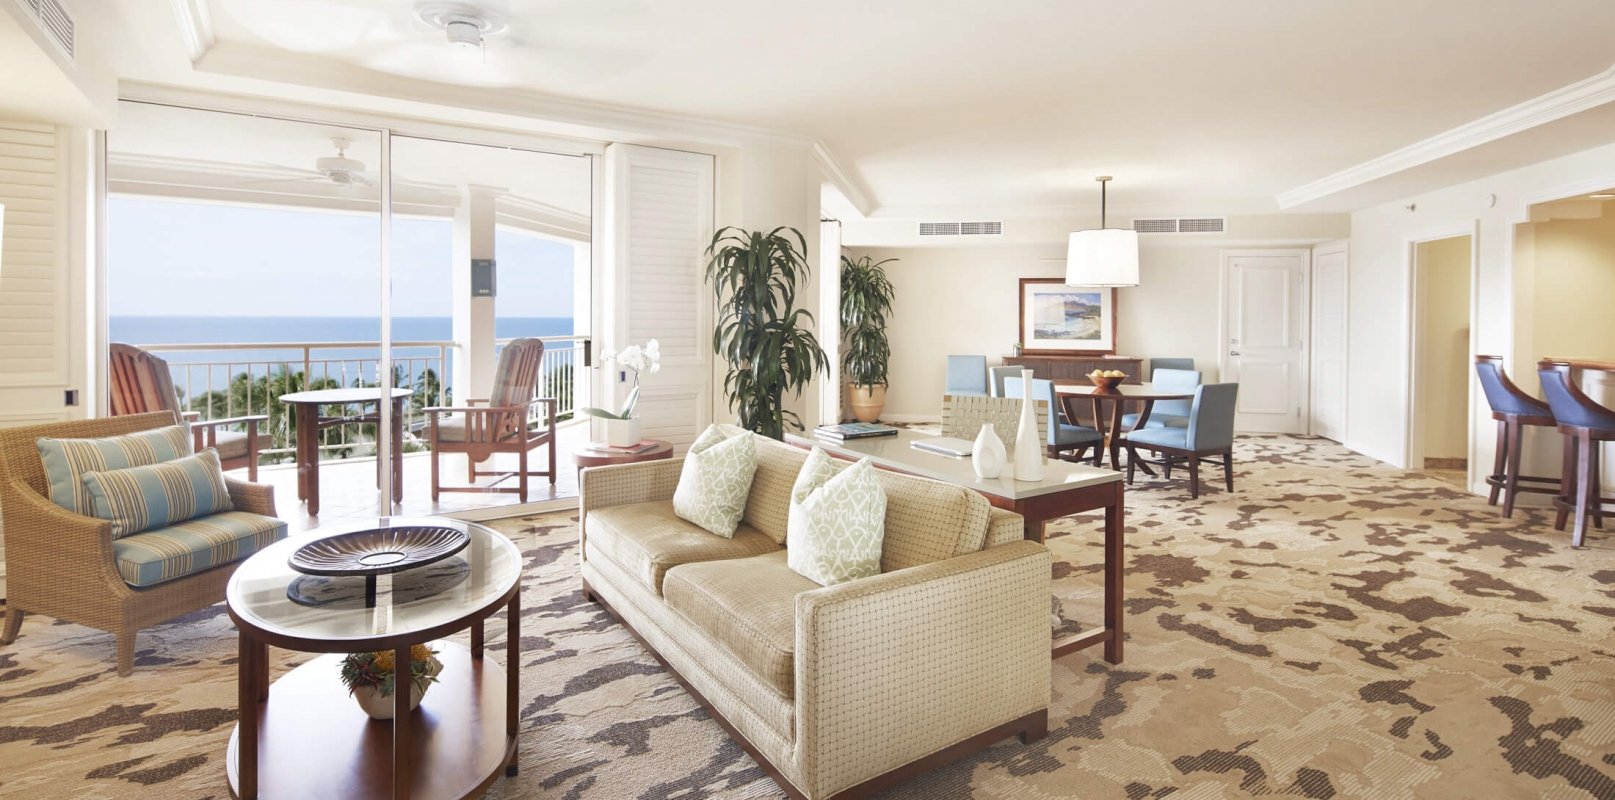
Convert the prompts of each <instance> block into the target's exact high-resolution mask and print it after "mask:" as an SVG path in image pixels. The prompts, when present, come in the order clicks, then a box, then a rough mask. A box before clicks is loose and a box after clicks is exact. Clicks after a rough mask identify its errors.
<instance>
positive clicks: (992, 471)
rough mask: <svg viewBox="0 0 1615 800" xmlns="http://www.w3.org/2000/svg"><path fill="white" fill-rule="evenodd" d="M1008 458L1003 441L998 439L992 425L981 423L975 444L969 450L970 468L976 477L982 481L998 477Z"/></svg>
mask: <svg viewBox="0 0 1615 800" xmlns="http://www.w3.org/2000/svg"><path fill="white" fill-rule="evenodd" d="M1008 458H1009V454H1008V452H1007V451H1005V450H1004V440H1003V439H1000V438H998V432H997V431H995V430H993V424H992V423H991V422H984V423H982V425H981V432H980V433H977V434H976V444H975V446H974V447H972V448H970V466H971V468H972V469H974V470H975V471H976V477H978V478H981V479H983V480H991V479H993V478H996V477H998V476H999V474H1000V473H1002V472H1003V471H1004V461H1005V460H1006V459H1008Z"/></svg>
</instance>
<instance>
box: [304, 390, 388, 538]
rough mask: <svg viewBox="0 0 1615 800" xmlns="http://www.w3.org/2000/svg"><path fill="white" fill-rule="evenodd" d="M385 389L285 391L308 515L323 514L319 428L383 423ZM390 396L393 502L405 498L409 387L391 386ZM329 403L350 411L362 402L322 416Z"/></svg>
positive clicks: (377, 472) (378, 478) (377, 465)
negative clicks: (291, 412)
mask: <svg viewBox="0 0 1615 800" xmlns="http://www.w3.org/2000/svg"><path fill="white" fill-rule="evenodd" d="M381 392H382V390H381V389H312V390H309V391H306V392H292V393H291V394H283V395H281V396H280V401H281V402H282V403H285V404H286V405H289V406H291V407H292V408H293V409H295V414H296V422H297V498H298V499H299V500H303V501H306V502H307V503H308V515H309V516H311V517H315V516H319V513H320V437H319V432H320V431H322V430H325V429H326V428H330V427H335V426H337V425H347V424H349V423H362V422H372V423H375V424H376V425H378V426H379V425H380V424H381V411H380V406H381V403H382V400H383V398H382V395H381ZM387 392H388V395H387V397H388V398H389V399H391V401H392V404H393V419H392V430H391V431H390V433H391V436H392V470H393V481H392V482H393V502H394V503H397V502H399V501H401V500H403V499H404V458H403V456H404V401H405V400H406V399H408V398H409V395H410V392H409V390H408V389H388V390H387ZM327 406H336V407H338V408H341V409H343V410H344V411H346V409H347V407H348V406H358V407H359V408H360V411H359V413H357V414H346V413H343V414H338V415H337V416H334V417H327V416H322V415H321V414H320V409H322V408H325V407H327ZM365 406H376V407H377V409H376V410H375V411H365V410H364V407H365ZM376 481H377V485H380V481H381V463H380V460H379V459H378V460H377V463H376Z"/></svg>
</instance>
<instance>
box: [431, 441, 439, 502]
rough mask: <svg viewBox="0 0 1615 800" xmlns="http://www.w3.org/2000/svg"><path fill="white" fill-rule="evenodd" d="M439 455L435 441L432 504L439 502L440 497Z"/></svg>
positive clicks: (433, 448)
mask: <svg viewBox="0 0 1615 800" xmlns="http://www.w3.org/2000/svg"><path fill="white" fill-rule="evenodd" d="M438 453H439V450H438V446H437V442H435V441H434V442H432V502H434V503H436V502H437V497H438V492H439V489H438V488H437V487H438V484H439V481H438V465H437V460H438Z"/></svg>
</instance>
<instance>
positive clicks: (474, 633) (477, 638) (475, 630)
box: [471, 617, 488, 661]
mask: <svg viewBox="0 0 1615 800" xmlns="http://www.w3.org/2000/svg"><path fill="white" fill-rule="evenodd" d="M487 624H488V620H487V618H486V617H484V618H483V619H479V620H477V621H476V622H473V623H471V658H473V659H475V660H478V661H481V660H482V638H483V635H484V632H483V630H482V629H483V627H484V626H486V625H487Z"/></svg>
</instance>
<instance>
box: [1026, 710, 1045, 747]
mask: <svg viewBox="0 0 1615 800" xmlns="http://www.w3.org/2000/svg"><path fill="white" fill-rule="evenodd" d="M1048 735H1049V710H1048V709H1046V708H1045V709H1043V710H1042V711H1039V712H1037V713H1036V714H1033V715H1032V716H1031V718H1030V719H1027V720H1026V729H1025V730H1023V731H1021V744H1031V743H1033V742H1035V741H1037V740H1039V739H1041V738H1043V737H1045V736H1048Z"/></svg>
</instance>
